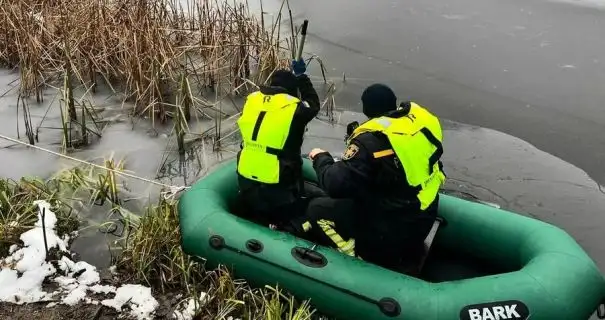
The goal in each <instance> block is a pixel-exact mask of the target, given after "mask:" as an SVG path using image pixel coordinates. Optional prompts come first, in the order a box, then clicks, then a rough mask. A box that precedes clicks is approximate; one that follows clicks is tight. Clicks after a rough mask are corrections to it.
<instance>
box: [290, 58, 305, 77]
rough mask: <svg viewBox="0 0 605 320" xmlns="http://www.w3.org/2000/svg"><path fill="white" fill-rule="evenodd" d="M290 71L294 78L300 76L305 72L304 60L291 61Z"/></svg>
mask: <svg viewBox="0 0 605 320" xmlns="http://www.w3.org/2000/svg"><path fill="white" fill-rule="evenodd" d="M292 71H293V72H294V75H295V76H300V75H301V74H303V73H305V72H306V71H307V65H305V60H303V58H300V60H298V61H296V60H292Z"/></svg>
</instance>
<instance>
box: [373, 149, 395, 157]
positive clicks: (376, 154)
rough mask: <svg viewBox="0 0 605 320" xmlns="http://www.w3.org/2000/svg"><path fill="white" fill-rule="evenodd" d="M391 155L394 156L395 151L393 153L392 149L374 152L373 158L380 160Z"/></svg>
mask: <svg viewBox="0 0 605 320" xmlns="http://www.w3.org/2000/svg"><path fill="white" fill-rule="evenodd" d="M393 154H395V151H393V149H387V150H382V151H376V152H374V158H382V157H386V156H390V155H393Z"/></svg>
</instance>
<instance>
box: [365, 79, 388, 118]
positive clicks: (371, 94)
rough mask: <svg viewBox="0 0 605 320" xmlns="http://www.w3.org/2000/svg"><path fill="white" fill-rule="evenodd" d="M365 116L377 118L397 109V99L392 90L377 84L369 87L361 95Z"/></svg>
mask: <svg viewBox="0 0 605 320" xmlns="http://www.w3.org/2000/svg"><path fill="white" fill-rule="evenodd" d="M361 102H362V103H363V114H365V115H366V116H367V117H368V118H376V117H380V116H382V115H384V114H385V113H388V112H390V111H393V110H396V109H397V97H396V96H395V93H394V92H393V90H391V88H389V87H388V86H386V85H384V84H380V83H375V84H373V85H371V86H369V87H367V88H366V89H365V90H364V91H363V94H362V95H361Z"/></svg>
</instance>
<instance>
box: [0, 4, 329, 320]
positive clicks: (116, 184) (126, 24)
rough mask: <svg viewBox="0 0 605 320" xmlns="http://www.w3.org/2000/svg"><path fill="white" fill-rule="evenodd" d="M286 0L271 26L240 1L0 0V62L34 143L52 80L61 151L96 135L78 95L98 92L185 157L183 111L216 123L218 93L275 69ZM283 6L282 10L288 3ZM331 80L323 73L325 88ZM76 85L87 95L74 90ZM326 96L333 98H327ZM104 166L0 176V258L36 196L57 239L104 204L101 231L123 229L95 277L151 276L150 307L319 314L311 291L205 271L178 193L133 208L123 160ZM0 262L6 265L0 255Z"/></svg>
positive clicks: (94, 117) (97, 120) (288, 51)
mask: <svg viewBox="0 0 605 320" xmlns="http://www.w3.org/2000/svg"><path fill="white" fill-rule="evenodd" d="M284 4H287V0H284V3H282V8H280V12H279V14H278V18H277V21H274V23H273V25H272V26H270V27H266V23H265V21H264V19H265V18H264V12H261V13H260V15H259V18H257V17H255V15H254V14H253V13H251V11H250V9H249V6H248V4H247V2H246V3H235V2H234V3H230V2H222V3H221V2H219V1H215V2H207V1H203V2H202V1H195V2H194V1H192V0H191V1H187V2H183V1H180V2H179V1H177V0H69V1H67V0H10V1H9V0H0V65H2V67H4V68H8V69H13V70H17V71H18V73H19V83H18V86H17V87H16V88H17V90H18V92H17V94H16V97H17V109H18V110H19V111H20V112H21V113H22V114H21V115H20V116H22V117H23V119H24V123H25V133H26V137H25V139H26V141H27V143H28V144H30V145H36V144H37V143H38V141H39V127H38V128H34V126H33V125H32V121H31V117H30V116H29V114H30V108H34V107H36V106H38V105H40V104H41V103H43V102H44V98H45V94H44V93H45V92H46V91H47V90H49V89H50V90H55V91H56V92H58V93H57V95H58V98H59V99H58V100H59V101H60V103H59V108H60V114H61V122H62V123H61V128H59V129H60V130H61V131H62V135H61V136H62V152H63V153H65V154H67V153H68V152H70V151H72V150H75V149H78V148H85V147H86V146H88V145H89V144H90V143H92V141H94V139H93V138H94V137H97V138H101V136H102V129H103V125H104V123H105V122H106V121H105V120H104V119H102V118H101V117H100V116H99V114H98V108H97V107H96V106H94V105H93V103H92V102H90V100H89V99H87V98H86V96H87V95H91V96H93V95H95V93H97V92H98V91H101V90H105V91H109V92H111V94H112V95H113V96H115V97H117V98H118V99H119V100H121V102H122V105H123V106H124V105H131V106H132V108H131V109H129V110H130V114H129V116H131V117H139V118H141V117H142V118H147V119H148V120H149V121H151V122H152V125H153V126H155V123H156V121H158V122H159V123H161V124H165V123H167V122H169V121H171V122H172V124H173V130H172V132H173V134H174V135H175V136H176V137H177V144H178V151H179V154H183V153H184V152H185V148H187V146H186V144H185V142H184V141H185V140H184V136H185V134H186V133H188V130H189V129H188V128H189V126H188V123H189V121H191V120H192V119H193V118H195V119H200V118H201V119H205V120H206V121H208V120H210V123H212V122H214V128H220V126H221V121H222V120H223V119H224V118H225V117H227V116H228V114H227V113H226V112H224V111H223V110H222V104H221V103H220V102H221V101H224V100H226V99H230V100H231V101H233V98H234V97H243V96H245V94H246V93H249V92H251V91H253V90H255V88H256V87H257V86H258V85H260V84H263V83H265V81H266V80H267V79H268V77H269V76H270V74H271V73H272V72H273V71H274V70H276V69H277V68H281V67H288V66H289V63H290V60H291V59H292V56H293V53H294V52H296V42H297V34H296V31H295V30H294V26H293V22H292V14H291V12H289V15H290V17H289V18H290V27H291V28H292V32H291V34H290V35H284V32H283V30H280V28H281V25H282V21H281V19H282V13H281V11H282V9H283V6H284ZM287 8H288V11H290V10H289V4H288V7H287ZM261 11H262V2H261ZM313 59H316V60H317V62H318V63H319V64H320V67H321V70H322V73H323V74H324V82H327V81H326V79H325V73H324V67H323V63H322V62H321V60H320V59H319V58H317V57H315V56H313V57H312V58H311V59H309V61H310V60H313ZM333 91H334V86H333V84H332V85H331V86H330V88H329V89H328V94H330V93H333ZM78 92H83V94H82V97H80V98H76V96H77V93H78ZM327 100H329V98H327V99H326V101H327ZM233 105H234V107H235V109H236V110H237V109H238V107H237V105H236V104H235V103H233ZM324 105H326V103H325V102H324ZM331 106H332V107H333V98H332V105H328V109H329V108H330V107H331ZM49 108H50V106H49ZM237 111H239V110H237ZM206 129H208V130H210V131H215V136H213V137H212V140H213V141H214V143H216V141H220V139H221V138H220V129H216V130H211V128H210V129H209V128H206ZM208 130H207V131H208ZM17 138H18V139H21V137H20V136H19V128H18V129H17ZM103 166H104V167H105V168H106V169H107V170H103V169H99V168H98V167H97V168H95V167H90V166H86V165H79V166H76V167H72V168H69V169H65V170H62V171H60V172H58V173H56V174H54V175H53V176H52V177H50V178H49V179H44V180H42V179H39V178H22V179H20V180H17V181H15V180H9V179H0V213H1V214H0V257H6V256H7V255H9V254H10V253H11V251H13V250H14V248H16V246H20V245H23V241H22V239H20V235H22V234H23V233H24V232H27V231H28V230H32V229H35V228H37V227H36V225H37V224H36V221H37V220H38V219H40V217H39V211H38V208H37V207H36V204H35V202H34V201H36V200H45V201H47V202H48V203H49V204H50V206H51V207H52V210H53V212H54V214H55V215H56V218H57V223H56V233H57V236H58V237H63V236H66V235H72V234H73V233H74V232H77V231H78V229H79V228H80V227H81V225H80V223H79V222H80V221H79V217H78V211H79V210H81V209H82V208H85V207H90V206H94V205H100V206H103V208H107V209H108V222H106V223H104V224H103V225H101V226H96V227H99V228H100V229H103V230H105V232H107V233H110V232H113V231H115V230H116V229H117V228H118V227H117V225H118V224H119V225H121V227H122V228H121V229H122V230H123V232H122V233H121V234H120V235H119V237H118V240H116V241H113V242H112V243H111V244H108V245H109V246H110V247H111V249H112V257H113V259H112V260H113V262H114V265H115V267H116V268H115V270H114V271H115V272H112V275H110V276H108V277H101V283H104V284H114V285H115V284H122V283H135V284H141V285H144V286H148V287H150V288H151V291H152V293H153V295H154V296H156V297H158V296H159V297H161V298H160V299H159V300H162V301H161V303H160V305H161V306H160V308H159V309H162V310H163V311H162V310H160V311H158V312H156V316H158V317H159V318H164V317H165V318H172V316H173V313H172V312H173V310H175V309H178V308H184V309H183V310H187V313H188V316H187V317H183V319H185V318H187V319H191V318H194V316H195V319H236V318H241V319H259V318H262V319H284V318H285V319H310V318H311V317H317V316H316V314H315V311H314V310H313V309H312V307H311V306H310V304H309V301H302V302H300V301H297V300H295V299H294V298H293V297H292V296H290V295H289V294H287V293H285V292H282V291H281V290H280V289H279V288H273V287H265V288H251V287H250V286H248V285H247V284H246V282H245V281H244V280H239V279H236V278H234V277H233V276H232V275H231V274H230V273H229V271H228V270H227V269H225V268H222V267H221V268H219V269H217V270H205V269H204V266H203V262H201V261H195V260H193V259H192V258H190V257H188V256H186V255H185V254H184V253H183V252H182V250H181V248H180V234H179V226H178V214H177V203H178V195H174V194H172V195H170V194H169V195H168V196H166V194H164V193H163V195H161V196H160V197H159V199H158V200H154V202H153V203H149V205H148V206H147V207H146V209H145V210H144V212H141V213H132V212H130V211H129V210H128V209H126V208H125V207H124V206H123V199H122V198H123V197H124V195H123V191H124V187H123V186H124V185H126V179H122V177H121V176H120V174H119V173H120V172H126V171H125V163H124V162H122V161H116V160H115V159H113V158H109V159H106V160H105V161H104V162H103ZM116 216H117V217H118V218H115V219H113V220H111V221H110V220H109V218H112V217H116ZM93 227H95V226H93ZM44 230H46V229H44ZM45 237H46V235H45ZM45 241H46V240H45ZM114 251H115V252H114ZM114 253H115V255H114ZM53 259H55V260H56V259H58V257H53V256H52V254H50V253H49V251H48V250H47V254H46V260H47V261H49V262H50V261H51V260H53ZM0 267H2V268H4V267H6V263H5V262H3V261H2V260H0ZM43 285H48V283H45V284H43ZM116 299H117V298H116ZM108 309H110V308H104V307H103V306H98V305H92V304H90V305H87V304H84V303H82V304H81V305H78V307H68V306H65V305H64V304H57V305H56V306H53V307H52V308H50V309H49V308H47V306H46V304H44V303H33V304H26V305H18V304H12V303H6V302H1V303H0V316H7V315H10V316H11V317H12V318H13V319H30V318H36V319H63V318H65V317H82V318H85V319H89V318H90V319H104V318H107V319H113V318H114V316H115V315H116V314H115V310H114V313H111V312H112V311H111V310H108ZM159 309H158V310H159ZM181 315H182V314H181ZM62 317H63V318H62Z"/></svg>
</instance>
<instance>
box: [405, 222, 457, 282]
mask: <svg viewBox="0 0 605 320" xmlns="http://www.w3.org/2000/svg"><path fill="white" fill-rule="evenodd" d="M445 222H446V221H445V219H443V218H442V217H437V219H436V220H435V222H434V223H433V226H432V227H431V230H430V231H429V234H428V235H427V236H426V238H425V239H424V246H423V249H422V251H421V253H420V255H419V257H418V259H414V261H413V262H411V263H408V264H406V265H402V266H401V268H400V270H399V272H401V273H404V274H407V275H409V276H413V277H418V276H419V275H420V273H421V272H422V268H423V267H424V263H425V262H426V259H427V258H428V256H429V253H430V251H431V247H432V246H433V240H435V236H436V235H437V231H439V227H440V226H442V225H445Z"/></svg>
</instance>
